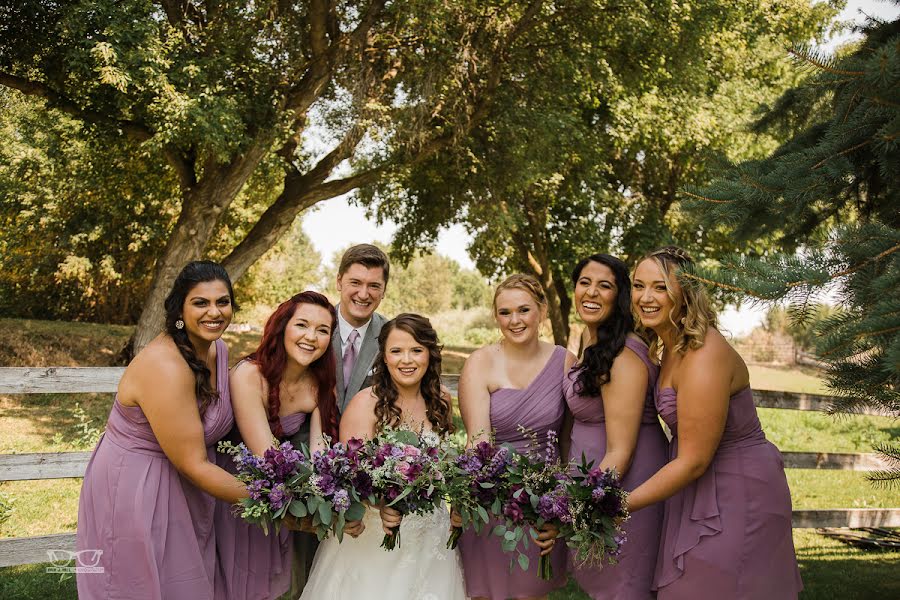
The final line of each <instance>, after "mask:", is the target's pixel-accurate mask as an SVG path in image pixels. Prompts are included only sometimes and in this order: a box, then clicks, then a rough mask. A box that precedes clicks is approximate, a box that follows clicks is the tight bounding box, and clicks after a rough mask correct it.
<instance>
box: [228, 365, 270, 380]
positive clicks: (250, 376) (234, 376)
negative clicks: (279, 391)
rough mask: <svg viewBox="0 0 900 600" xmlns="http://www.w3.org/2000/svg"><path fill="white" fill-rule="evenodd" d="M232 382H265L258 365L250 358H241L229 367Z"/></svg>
mask: <svg viewBox="0 0 900 600" xmlns="http://www.w3.org/2000/svg"><path fill="white" fill-rule="evenodd" d="M229 377H230V378H231V382H232V383H242V384H247V383H254V384H265V381H266V380H265V378H263V375H262V373H261V372H260V370H259V365H258V364H256V363H255V362H253V361H252V360H242V361H241V362H239V363H238V364H236V365H235V366H234V367H232V369H231V374H230V375H229Z"/></svg>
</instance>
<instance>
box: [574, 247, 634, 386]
mask: <svg viewBox="0 0 900 600" xmlns="http://www.w3.org/2000/svg"><path fill="white" fill-rule="evenodd" d="M591 262H596V263H600V264H601V265H606V266H607V267H609V270H610V271H612V272H613V276H614V278H615V282H616V302H615V306H614V308H613V312H612V314H610V315H609V317H608V318H607V319H606V320H605V321H603V322H602V323H600V324H599V325H598V326H597V339H596V340H595V342H594V343H593V344H592V345H591V346H589V347H588V348H586V349H585V350H584V356H583V358H582V361H581V364H580V365H579V367H578V370H577V379H576V380H575V391H576V392H578V393H579V394H581V395H585V396H597V395H599V394H600V386H602V385H604V384H606V383H608V382H609V374H610V371H611V370H612V366H613V361H615V359H616V357H617V356H618V355H619V354H620V353H621V352H622V349H623V348H624V347H625V340H626V339H627V338H628V333H629V332H631V331H633V330H634V316H633V315H632V312H631V280H630V279H629V278H628V267H627V266H625V263H624V262H622V261H621V260H619V259H618V258H616V257H615V256H610V255H609V254H592V255H591V256H588V257H586V258H583V259H581V260H580V261H578V264H577V265H575V268H574V269H572V285H577V283H578V279H579V278H580V277H581V271H582V270H583V269H584V267H585V266H587V264H588V263H591Z"/></svg>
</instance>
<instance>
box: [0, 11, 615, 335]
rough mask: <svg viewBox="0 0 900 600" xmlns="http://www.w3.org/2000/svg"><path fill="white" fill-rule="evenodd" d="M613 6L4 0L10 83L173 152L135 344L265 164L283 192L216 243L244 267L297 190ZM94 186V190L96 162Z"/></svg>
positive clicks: (429, 120)
mask: <svg viewBox="0 0 900 600" xmlns="http://www.w3.org/2000/svg"><path fill="white" fill-rule="evenodd" d="M604 6H605V4H601V3H596V2H588V1H586V0H578V1H575V2H571V3H568V2H567V3H552V2H547V1H542V0H514V1H512V2H509V1H506V0H504V1H492V0H477V1H475V0H463V1H459V2H443V1H441V0H412V1H409V2H385V1H384V0H368V1H365V0H359V1H351V0H310V1H309V2H282V1H278V2H274V1H273V2H255V3H249V4H248V3H245V2H201V1H199V0H179V1H177V2H176V1H172V0H158V1H151V0H139V1H135V2H126V3H122V2H117V1H114V0H91V1H88V0H78V1H74V2H53V1H48V0H24V1H18V0H17V1H16V2H10V1H5V2H2V3H0V84H2V85H4V86H6V87H8V88H12V89H15V90H18V91H19V92H21V93H24V94H27V95H31V96H35V97H38V98H41V99H43V100H44V101H45V102H46V106H47V107H48V108H52V109H56V110H59V111H63V112H65V113H67V114H69V115H71V116H72V117H73V118H75V119H77V120H79V121H80V122H81V123H83V124H84V126H85V127H84V130H83V131H84V133H85V135H88V136H91V137H93V138H95V140H96V141H95V142H94V143H95V144H97V145H98V146H112V145H113V144H116V143H119V144H121V148H122V150H123V152H128V153H129V158H128V160H131V159H136V158H137V157H139V156H146V157H147V159H148V161H149V162H151V163H157V164H160V163H164V164H165V170H166V177H167V178H169V179H170V180H172V181H174V186H175V192H174V193H173V194H171V195H170V196H169V197H168V200H167V202H166V210H171V211H173V213H174V214H175V215H176V217H175V219H174V222H173V223H171V224H170V225H168V227H167V228H166V237H165V244H164V246H163V248H162V251H161V252H160V253H159V256H158V259H157V260H156V261H155V265H154V267H153V268H152V269H148V270H146V271H142V272H146V273H152V274H153V275H152V279H151V280H150V282H149V283H148V284H146V287H145V288H144V289H146V293H145V294H143V295H140V296H138V297H137V298H140V300H139V301H142V302H143V303H144V305H143V309H142V311H141V317H140V319H139V323H138V331H137V336H136V339H135V343H136V345H137V346H138V347H141V346H142V345H143V344H144V343H146V342H147V341H148V340H149V339H150V338H152V336H153V335H155V333H156V331H158V330H159V329H160V326H161V323H162V299H163V297H164V295H165V294H166V292H167V290H168V288H169V285H170V283H171V281H172V280H173V279H174V277H175V275H176V273H177V272H178V270H179V269H180V268H181V267H182V265H183V264H184V263H185V262H187V261H188V260H191V259H195V258H199V257H201V256H204V255H210V252H211V251H210V248H211V245H212V244H214V243H215V241H216V240H217V239H218V238H219V236H220V232H221V228H222V227H223V223H224V220H225V219H227V218H228V217H227V215H228V214H229V212H230V211H231V210H232V207H233V204H234V202H235V200H236V199H237V198H238V197H239V195H240V194H241V192H242V191H243V190H244V189H245V188H246V186H247V185H248V182H249V181H250V180H251V178H252V177H253V176H254V175H255V174H256V173H257V171H258V170H259V169H260V168H265V167H262V165H264V164H266V163H268V164H269V165H274V166H275V167H276V171H275V172H277V174H278V177H277V181H278V184H277V186H278V187H277V189H278V193H277V194H276V195H275V196H274V199H273V200H272V201H271V203H270V204H268V205H267V206H265V207H264V210H262V211H260V212H258V213H256V215H255V217H254V218H255V221H254V222H253V223H251V224H250V225H251V226H250V227H247V228H245V235H244V236H243V237H242V238H240V239H239V240H235V242H234V244H233V245H232V246H231V247H230V248H229V249H228V252H227V254H225V255H223V256H224V258H223V261H224V263H225V266H226V267H227V268H228V270H229V272H230V273H231V274H232V277H233V278H235V279H240V277H241V276H242V275H243V274H244V272H245V271H246V270H247V268H248V267H249V266H250V265H251V264H253V263H254V262H255V261H256V260H257V259H259V258H260V257H261V256H262V255H263V254H264V253H265V252H266V250H268V249H269V248H270V247H272V246H273V245H274V244H275V242H276V240H277V239H278V238H279V237H281V236H282V235H283V234H285V233H286V232H287V231H288V230H289V229H290V227H291V224H292V223H293V221H294V219H295V217H296V216H297V215H298V214H299V212H300V211H301V210H303V209H304V208H306V207H309V206H311V205H313V204H315V203H316V202H319V201H321V200H324V199H327V198H332V197H334V196H337V195H340V194H343V193H346V192H348V191H351V190H354V189H356V188H358V187H359V186H361V185H367V184H370V183H372V182H374V181H377V180H378V179H379V178H381V177H383V176H385V175H386V174H389V173H392V172H394V171H395V170H397V169H403V168H408V167H409V166H410V165H412V164H416V163H417V162H421V161H423V160H426V159H427V158H428V157H430V156H433V155H435V154H436V153H438V152H440V151H442V150H444V149H446V148H449V147H452V146H453V145H455V144H457V143H459V141H460V140H464V139H465V138H466V137H467V135H468V133H469V131H471V129H472V128H473V127H474V126H475V125H476V124H478V123H479V122H480V121H481V120H482V119H483V118H484V116H485V115H486V113H487V110H488V108H489V107H490V105H491V104H492V103H493V102H494V100H495V96H496V93H497V90H498V89H500V88H502V87H505V86H508V85H511V84H512V83H515V84H516V85H522V84H523V83H525V82H524V81H523V79H522V75H523V74H524V73H526V72H528V69H527V66H528V63H529V62H530V60H531V57H532V56H533V55H534V53H535V52H536V51H537V48H536V46H535V43H536V39H540V38H542V39H547V37H548V36H549V33H548V32H552V31H555V30H562V29H565V30H566V31H567V33H568V34H569V35H574V36H575V37H570V38H569V39H567V40H566V41H567V43H572V44H575V45H580V44H583V43H585V41H586V40H587V39H588V38H587V37H585V32H584V31H582V30H581V29H580V27H579V24H580V22H581V17H582V14H583V13H584V12H585V11H586V10H588V9H596V8H603V7H604ZM540 31H544V32H545V33H543V34H540V35H538V36H537V37H535V34H536V32H540ZM528 75H529V76H530V77H534V76H541V74H540V73H539V72H536V71H530V72H528ZM126 140H127V144H126ZM313 140H315V141H317V142H318V143H313ZM123 160H125V159H123ZM85 186H86V187H90V188H92V190H93V191H95V192H99V187H98V182H97V181H96V180H87V181H86V182H85Z"/></svg>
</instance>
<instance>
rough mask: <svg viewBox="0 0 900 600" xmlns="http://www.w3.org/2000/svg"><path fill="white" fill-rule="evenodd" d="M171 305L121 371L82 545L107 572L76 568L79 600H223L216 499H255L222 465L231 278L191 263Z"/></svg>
mask: <svg viewBox="0 0 900 600" xmlns="http://www.w3.org/2000/svg"><path fill="white" fill-rule="evenodd" d="M165 309H166V325H165V331H164V332H163V333H161V334H159V335H158V336H157V337H156V338H154V339H153V341H151V342H150V343H149V344H147V347H146V348H144V349H143V350H141V351H140V352H139V353H138V354H137V356H135V357H134V360H133V361H131V364H130V365H128V368H126V369H125V373H124V374H123V375H122V379H121V381H120V382H119V390H118V393H117V394H116V398H115V401H114V402H113V407H112V411H111V412H110V415H109V420H108V421H107V423H106V432H105V433H104V434H103V437H101V438H100V442H99V443H98V444H97V448H96V449H95V450H94V453H93V455H92V456H91V460H90V462H89V463H88V466H87V471H86V472H85V475H84V483H83V484H82V487H81V496H80V497H79V499H78V533H77V535H76V548H77V549H78V551H79V556H81V555H82V554H81V553H83V552H87V551H93V552H94V553H95V555H97V557H98V562H97V564H96V565H92V566H98V567H101V568H102V572H100V573H94V572H91V573H82V572H79V573H78V574H77V582H78V597H79V598H82V599H88V598H131V599H134V600H213V598H218V595H217V591H216V589H215V571H216V540H215V530H214V529H213V526H212V525H213V513H214V509H215V504H216V498H219V499H221V500H223V501H225V502H228V503H233V502H237V501H238V500H239V499H240V498H244V497H246V496H247V489H246V487H245V486H244V484H242V483H241V482H239V481H238V480H237V479H236V478H235V477H234V476H232V475H231V474H230V473H228V472H227V471H225V470H224V469H222V468H220V467H218V466H217V465H216V462H215V446H216V444H217V443H218V441H219V440H220V439H222V438H223V437H224V436H225V435H226V434H227V433H228V431H229V430H230V429H231V427H232V425H233V423H234V415H233V413H232V410H231V400H230V398H229V391H228V348H227V347H226V346H225V343H224V342H223V341H222V340H221V339H220V338H221V337H222V334H223V333H224V332H225V329H226V328H227V327H228V324H229V323H230V322H231V317H232V315H233V313H234V311H235V310H236V309H237V305H236V303H235V301H234V292H233V291H232V289H231V280H230V279H229V278H228V273H226V272H225V269H223V268H222V266H221V265H218V264H216V263H214V262H210V261H195V262H191V263H188V264H187V265H186V266H185V267H184V269H182V270H181V272H180V273H179V274H178V276H177V277H176V278H175V282H174V284H173V285H172V290H171V291H170V292H169V295H168V296H167V297H166V301H165ZM96 553H99V554H96Z"/></svg>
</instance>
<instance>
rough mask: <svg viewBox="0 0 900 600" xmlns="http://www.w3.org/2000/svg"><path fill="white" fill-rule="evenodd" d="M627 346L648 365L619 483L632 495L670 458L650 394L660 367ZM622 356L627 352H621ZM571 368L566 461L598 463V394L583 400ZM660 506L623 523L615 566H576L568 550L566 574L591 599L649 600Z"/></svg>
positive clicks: (636, 346)
mask: <svg viewBox="0 0 900 600" xmlns="http://www.w3.org/2000/svg"><path fill="white" fill-rule="evenodd" d="M625 346H626V347H627V348H628V349H629V350H630V351H632V352H634V353H635V354H637V355H638V357H640V359H641V360H642V361H643V362H644V364H646V365H647V395H646V397H645V399H644V414H643V416H642V417H641V425H640V429H639V430H638V438H637V444H636V445H635V448H634V457H633V458H632V462H631V468H629V469H628V473H626V474H625V477H624V479H623V480H622V485H623V487H624V488H625V489H626V490H628V491H631V490H633V489H634V488H636V487H638V486H639V485H640V484H642V483H644V482H645V481H646V480H648V479H649V478H650V477H651V476H653V474H654V473H656V472H657V471H658V470H659V469H661V468H662V467H663V466H664V465H665V464H666V461H667V460H668V448H669V442H668V440H667V439H666V435H665V433H663V430H662V427H661V426H660V424H659V419H658V418H657V416H656V405H655V403H654V393H655V391H656V380H657V377H658V376H659V367H658V366H657V365H655V364H653V363H652V362H651V361H650V358H649V356H648V354H647V352H648V348H647V345H646V344H644V343H643V342H641V341H640V340H637V339H635V338H631V337H629V338H627V339H626V341H625ZM623 352H625V350H623ZM576 373H577V370H576V368H575V367H573V369H572V370H571V371H569V376H568V377H566V382H565V393H566V402H567V403H568V404H569V410H570V411H571V412H572V416H573V417H574V423H573V425H572V444H571V446H570V450H569V458H570V459H571V460H574V461H575V462H576V463H580V462H581V456H582V453H583V454H584V456H585V457H586V458H587V460H588V461H593V462H594V464H595V465H597V464H599V463H600V461H601V460H603V457H604V456H605V455H606V420H605V419H606V418H605V416H604V412H603V400H602V399H601V398H600V396H581V395H579V394H577V393H576V392H575V389H574V388H575V379H576ZM662 520H663V504H662V503H661V502H660V503H657V504H654V505H653V506H648V507H647V508H645V509H643V510H641V511H639V512H637V513H635V514H633V515H632V516H631V518H630V519H628V521H626V523H625V526H624V530H625V533H626V536H627V541H626V542H625V545H624V546H623V547H622V553H621V555H620V556H619V559H618V562H617V563H616V564H615V565H603V566H602V567H589V566H579V565H578V561H577V560H576V558H575V553H574V551H572V550H570V551H569V571H570V572H571V573H572V576H573V577H574V578H575V581H577V582H578V585H580V586H581V589H583V590H584V591H585V592H587V594H588V595H589V596H590V597H591V598H594V599H595V600H597V599H600V598H609V599H611V600H612V599H616V600H623V599H628V600H632V599H633V600H638V599H639V600H651V599H652V598H654V597H655V595H654V593H653V592H652V591H651V587H652V586H653V573H654V568H655V567H656V555H657V552H658V551H659V535H660V529H661V528H662Z"/></svg>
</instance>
